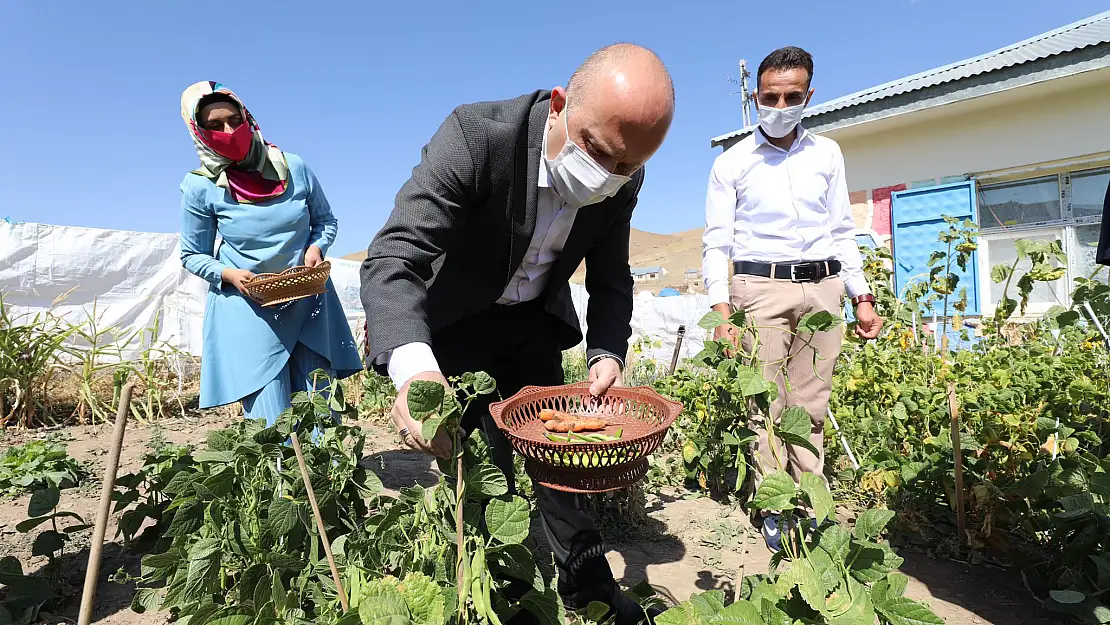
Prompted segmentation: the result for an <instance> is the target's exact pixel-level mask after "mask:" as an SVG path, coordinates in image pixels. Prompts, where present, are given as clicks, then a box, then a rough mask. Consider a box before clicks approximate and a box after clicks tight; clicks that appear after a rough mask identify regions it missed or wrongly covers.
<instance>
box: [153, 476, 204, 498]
mask: <svg viewBox="0 0 1110 625" xmlns="http://www.w3.org/2000/svg"><path fill="white" fill-rule="evenodd" d="M196 480H197V474H196V473H193V472H192V471H179V472H177V473H176V474H174V476H173V477H172V478H171V479H170V481H169V483H167V484H166V486H165V488H163V489H162V491H163V492H165V493H166V494H167V495H171V496H173V497H177V496H180V495H187V494H189V492H190V491H189V488H190V487H191V486H192V484H193V482H195V481H196Z"/></svg>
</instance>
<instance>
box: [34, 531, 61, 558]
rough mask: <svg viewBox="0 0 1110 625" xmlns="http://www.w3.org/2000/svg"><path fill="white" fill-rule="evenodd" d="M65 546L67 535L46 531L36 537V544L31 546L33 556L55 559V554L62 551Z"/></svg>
mask: <svg viewBox="0 0 1110 625" xmlns="http://www.w3.org/2000/svg"><path fill="white" fill-rule="evenodd" d="M65 544H66V543H65V535H63V534H62V533H61V532H55V531H54V530H46V531H44V532H43V533H41V534H39V535H38V536H36V537H35V542H34V544H33V545H32V546H31V555H32V556H49V557H50V558H53V557H54V554H55V553H56V552H58V551H60V550H61V549H62V547H64V546H65Z"/></svg>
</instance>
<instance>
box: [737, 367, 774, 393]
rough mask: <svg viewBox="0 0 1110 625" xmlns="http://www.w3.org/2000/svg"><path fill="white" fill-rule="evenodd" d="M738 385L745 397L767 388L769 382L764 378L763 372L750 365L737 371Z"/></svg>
mask: <svg viewBox="0 0 1110 625" xmlns="http://www.w3.org/2000/svg"><path fill="white" fill-rule="evenodd" d="M736 385H737V388H739V389H740V393H741V394H742V395H743V396H744V397H753V396H755V395H759V394H760V393H763V392H765V391H766V390H767V387H768V386H769V384H768V383H767V380H764V379H763V374H762V373H760V372H758V371H756V370H754V369H749V368H748V367H741V368H740V370H739V371H737V372H736Z"/></svg>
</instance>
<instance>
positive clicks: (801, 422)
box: [775, 406, 820, 455]
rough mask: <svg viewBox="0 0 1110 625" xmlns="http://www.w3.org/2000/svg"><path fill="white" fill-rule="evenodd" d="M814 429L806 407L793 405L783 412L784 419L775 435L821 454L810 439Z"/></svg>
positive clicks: (815, 453)
mask: <svg viewBox="0 0 1110 625" xmlns="http://www.w3.org/2000/svg"><path fill="white" fill-rule="evenodd" d="M812 429H813V424H812V422H811V421H810V418H809V413H808V412H806V410H805V408H802V407H800V406H793V407H791V408H787V409H786V410H785V411H784V412H783V413H782V419H781V420H780V422H779V425H778V426H777V427H775V436H777V437H778V438H779V439H780V440H781V441H782V442H784V443H786V444H787V445H795V446H798V447H804V448H805V449H808V450H809V451H810V452H812V453H813V454H814V455H820V452H818V451H817V447H815V446H814V445H813V443H811V442H810V440H809V436H810V432H811V431H812Z"/></svg>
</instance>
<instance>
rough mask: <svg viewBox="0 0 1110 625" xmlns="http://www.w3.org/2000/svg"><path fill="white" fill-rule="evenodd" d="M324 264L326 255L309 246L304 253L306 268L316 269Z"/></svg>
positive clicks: (313, 246)
mask: <svg viewBox="0 0 1110 625" xmlns="http://www.w3.org/2000/svg"><path fill="white" fill-rule="evenodd" d="M322 262H324V253H323V252H321V251H320V248H318V247H316V246H315V245H309V246H308V249H306V250H305V251H304V264H305V266H306V267H310V268H311V267H315V266H316V265H319V264H320V263H322Z"/></svg>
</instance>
